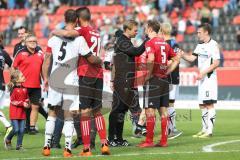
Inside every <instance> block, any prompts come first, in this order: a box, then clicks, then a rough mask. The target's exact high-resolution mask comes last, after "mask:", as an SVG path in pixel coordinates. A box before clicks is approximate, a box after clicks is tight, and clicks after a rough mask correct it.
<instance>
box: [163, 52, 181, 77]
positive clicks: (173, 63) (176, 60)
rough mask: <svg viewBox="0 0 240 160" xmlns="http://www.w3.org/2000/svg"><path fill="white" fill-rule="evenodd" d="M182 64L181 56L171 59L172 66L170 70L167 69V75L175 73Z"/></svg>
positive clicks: (169, 66) (169, 67)
mask: <svg viewBox="0 0 240 160" xmlns="http://www.w3.org/2000/svg"><path fill="white" fill-rule="evenodd" d="M179 62H180V57H179V56H175V57H173V58H172V59H171V64H170V65H168V69H167V73H166V74H167V75H168V74H170V73H171V72H173V71H174V70H175V69H176V68H177V66H178V65H179Z"/></svg>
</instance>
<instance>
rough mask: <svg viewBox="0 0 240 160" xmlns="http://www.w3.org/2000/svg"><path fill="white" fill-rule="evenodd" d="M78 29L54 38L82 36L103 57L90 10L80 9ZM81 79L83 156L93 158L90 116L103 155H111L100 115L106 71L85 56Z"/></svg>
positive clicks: (81, 68) (80, 74)
mask: <svg viewBox="0 0 240 160" xmlns="http://www.w3.org/2000/svg"><path fill="white" fill-rule="evenodd" d="M76 14H77V16H78V20H79V21H78V22H79V27H77V28H75V30H72V31H64V30H56V31H54V32H53V34H54V35H58V36H67V37H76V36H83V37H84V39H85V40H86V42H87V44H88V47H89V48H90V50H91V52H92V53H93V54H94V55H95V56H99V54H100V34H99V33H98V31H97V30H95V29H93V28H92V27H91V26H90V21H91V13H90V10H89V9H88V8H87V7H81V8H78V9H77V10H76ZM78 76H79V98H80V105H79V107H80V110H81V119H80V123H81V132H82V141H83V145H84V148H83V151H82V152H81V153H80V155H81V156H91V155H92V152H91V150H90V132H91V116H92V115H93V116H94V120H95V125H96V129H97V132H98V134H99V137H100V141H101V144H102V147H101V152H102V154H103V155H109V154H110V151H109V147H108V144H107V140H106V125H105V120H104V117H103V115H102V113H101V108H102V90H103V69H102V66H101V65H93V64H90V63H88V62H87V61H86V59H85V58H84V57H82V56H80V58H79V63H78Z"/></svg>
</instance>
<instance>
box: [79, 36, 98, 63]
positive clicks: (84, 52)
mask: <svg viewBox="0 0 240 160" xmlns="http://www.w3.org/2000/svg"><path fill="white" fill-rule="evenodd" d="M79 41H80V42H79V47H78V49H79V55H81V56H83V57H85V58H86V59H87V61H88V62H89V63H91V64H95V65H102V64H103V62H102V60H101V59H100V58H99V57H98V56H94V55H93V53H92V51H91V50H90V48H89V47H88V44H87V42H86V40H85V39H84V38H81V39H80V40H79Z"/></svg>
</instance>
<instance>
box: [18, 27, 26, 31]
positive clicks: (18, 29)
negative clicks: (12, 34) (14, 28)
mask: <svg viewBox="0 0 240 160" xmlns="http://www.w3.org/2000/svg"><path fill="white" fill-rule="evenodd" d="M19 29H25V32H28V29H27V27H25V26H20V27H19V28H18V30H19Z"/></svg>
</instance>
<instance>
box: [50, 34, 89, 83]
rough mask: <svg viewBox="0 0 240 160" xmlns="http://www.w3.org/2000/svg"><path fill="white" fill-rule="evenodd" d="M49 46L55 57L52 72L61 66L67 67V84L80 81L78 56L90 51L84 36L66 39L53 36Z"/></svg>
mask: <svg viewBox="0 0 240 160" xmlns="http://www.w3.org/2000/svg"><path fill="white" fill-rule="evenodd" d="M48 48H51V52H52V57H53V63H52V70H51V74H52V73H53V72H54V71H56V70H57V69H59V68H66V70H64V71H67V72H68V74H67V77H66V79H65V84H69V85H73V84H76V83H77V82H78V76H77V66H78V57H79V55H81V56H86V55H87V54H88V53H90V49H89V47H88V45H87V42H86V41H85V39H84V38H83V37H82V36H80V37H77V38H75V39H64V38H60V37H57V36H53V37H52V38H50V39H49V41H48ZM64 74H65V73H64ZM62 75H63V74H62Z"/></svg>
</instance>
